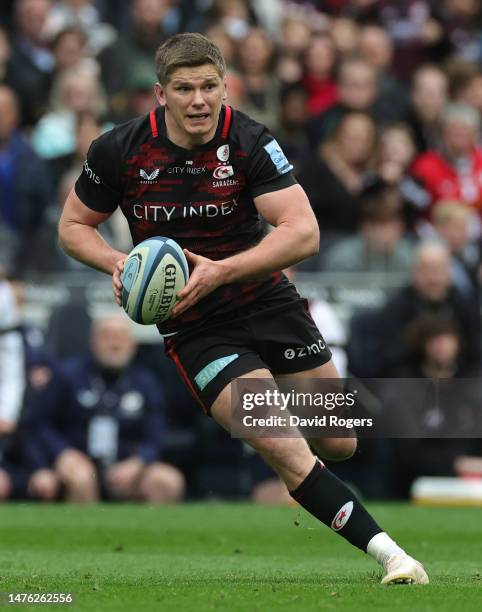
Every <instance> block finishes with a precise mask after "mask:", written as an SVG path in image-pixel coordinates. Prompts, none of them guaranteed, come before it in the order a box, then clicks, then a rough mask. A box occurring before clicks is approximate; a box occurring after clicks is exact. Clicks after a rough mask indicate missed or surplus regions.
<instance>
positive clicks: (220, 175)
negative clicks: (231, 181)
mask: <svg viewBox="0 0 482 612" xmlns="http://www.w3.org/2000/svg"><path fill="white" fill-rule="evenodd" d="M233 174H234V170H233V167H232V166H218V167H217V168H216V170H214V172H213V176H214V178H215V179H220V180H222V179H226V178H229V177H230V176H233Z"/></svg>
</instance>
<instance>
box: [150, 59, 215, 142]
mask: <svg viewBox="0 0 482 612" xmlns="http://www.w3.org/2000/svg"><path fill="white" fill-rule="evenodd" d="M156 94H157V99H158V101H159V103H160V104H161V105H162V106H165V107H166V126H167V133H168V136H169V138H170V139H171V140H172V141H173V142H175V143H176V144H178V145H179V146H182V147H186V148H191V147H193V146H196V145H198V144H203V143H205V142H208V141H209V140H211V138H213V137H214V134H215V132H216V128H217V125H218V119H219V113H220V111H221V105H222V103H223V100H224V99H225V98H226V88H225V83H224V79H223V78H222V77H221V76H220V75H219V74H218V71H217V70H216V68H215V67H214V66H213V64H203V65H202V66H193V67H185V68H178V69H177V70H176V71H175V72H174V73H173V74H172V76H171V80H170V81H169V83H168V84H167V85H166V86H165V87H162V86H161V85H159V84H157V85H156Z"/></svg>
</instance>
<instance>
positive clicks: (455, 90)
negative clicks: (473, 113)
mask: <svg viewBox="0 0 482 612" xmlns="http://www.w3.org/2000/svg"><path fill="white" fill-rule="evenodd" d="M447 73H448V76H449V80H450V97H451V99H452V100H453V101H454V102H458V103H461V104H467V105H468V106H471V107H472V108H474V109H475V110H477V111H478V112H482V71H481V70H480V68H479V66H478V65H477V64H470V63H468V62H463V61H459V60H455V61H452V62H450V63H449V64H448V66H447Z"/></svg>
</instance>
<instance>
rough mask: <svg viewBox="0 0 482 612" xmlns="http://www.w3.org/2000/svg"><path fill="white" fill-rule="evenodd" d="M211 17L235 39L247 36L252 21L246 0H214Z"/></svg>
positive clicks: (238, 39)
mask: <svg viewBox="0 0 482 612" xmlns="http://www.w3.org/2000/svg"><path fill="white" fill-rule="evenodd" d="M211 17H212V20H213V21H215V22H218V23H221V25H222V26H223V27H224V28H225V29H226V31H227V32H228V34H229V35H230V36H231V38H233V39H234V40H237V41H240V40H241V39H242V38H244V37H245V36H247V34H248V32H249V28H250V26H251V24H252V21H253V19H252V17H253V15H252V14H251V12H250V7H249V4H248V2H247V0H214V2H213V3H212V10H211Z"/></svg>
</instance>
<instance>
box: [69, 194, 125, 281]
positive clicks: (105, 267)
mask: <svg viewBox="0 0 482 612" xmlns="http://www.w3.org/2000/svg"><path fill="white" fill-rule="evenodd" d="M111 215H112V213H110V212H108V213H102V212H97V211H95V210H92V209H91V208H88V207H87V206H86V205H85V204H84V203H83V202H82V201H81V199H80V198H79V197H78V196H77V194H76V193H75V191H74V190H72V191H71V192H70V194H69V195H68V197H67V201H66V202H65V206H64V209H63V211H62V216H61V217H60V221H59V242H60V245H61V246H62V248H63V249H64V251H65V252H66V253H67V254H68V255H70V256H71V257H73V258H75V259H78V260H79V261H81V262H82V263H85V264H86V265H88V266H90V267H92V268H96V269H97V270H101V271H102V272H106V273H107V274H113V273H114V270H115V269H116V266H117V264H118V262H119V261H122V260H123V259H124V258H125V257H126V255H125V253H122V252H121V251H117V250H116V249H114V248H112V247H111V246H110V245H109V244H108V243H107V242H106V241H105V240H104V239H103V238H102V236H101V235H100V234H99V232H98V231H97V227H98V226H99V225H100V224H101V223H103V222H104V221H106V220H107V219H108V218H109V217H110V216H111Z"/></svg>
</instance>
